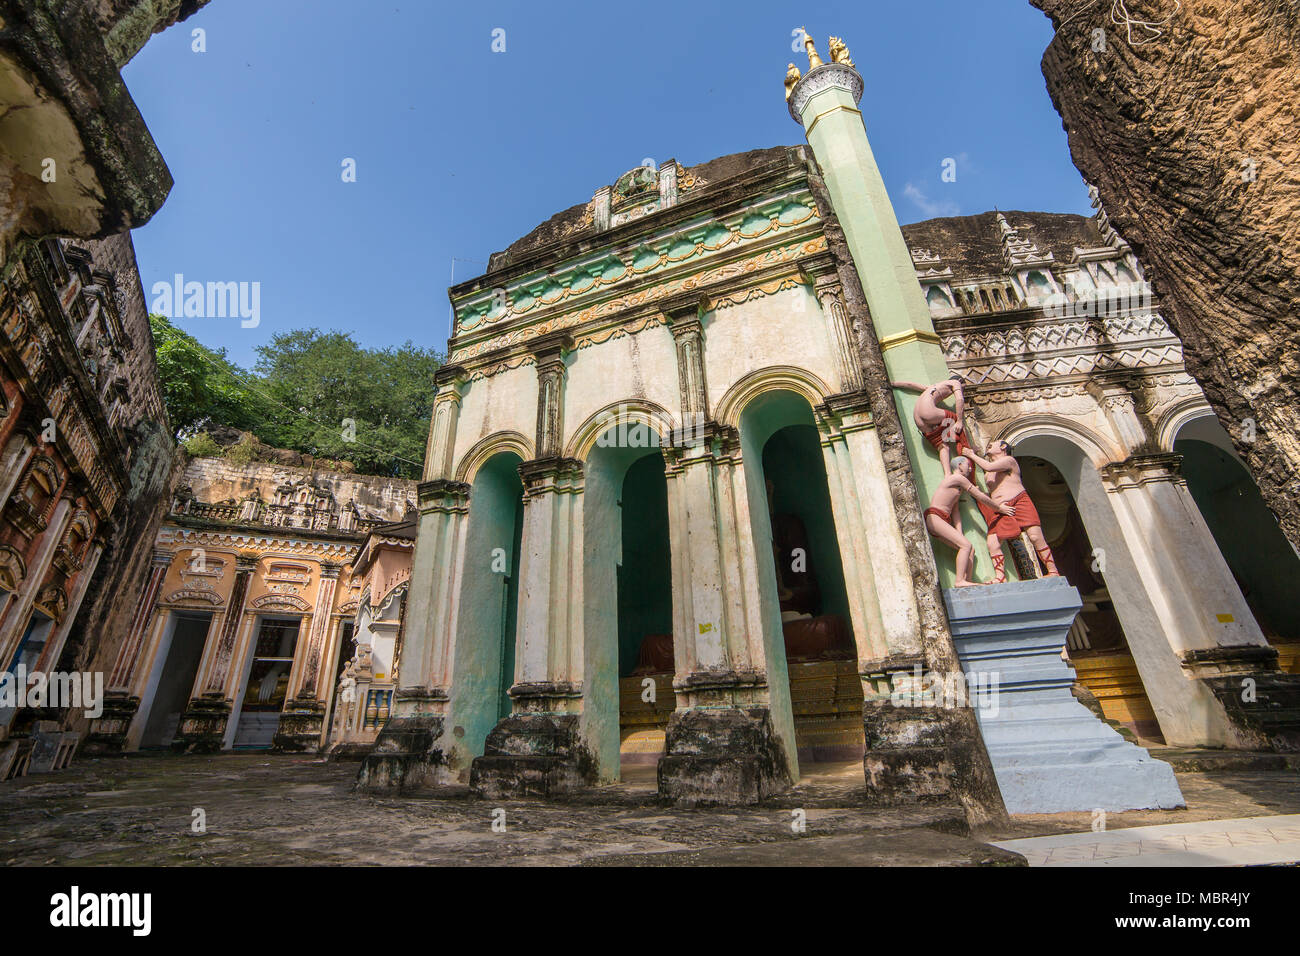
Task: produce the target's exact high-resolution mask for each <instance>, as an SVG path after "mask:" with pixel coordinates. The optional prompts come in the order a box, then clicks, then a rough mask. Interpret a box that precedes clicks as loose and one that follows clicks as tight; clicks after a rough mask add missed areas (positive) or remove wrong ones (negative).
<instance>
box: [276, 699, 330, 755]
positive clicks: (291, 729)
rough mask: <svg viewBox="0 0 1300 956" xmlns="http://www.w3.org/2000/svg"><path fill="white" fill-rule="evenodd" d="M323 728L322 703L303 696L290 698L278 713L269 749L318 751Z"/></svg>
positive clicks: (305, 752) (287, 751) (285, 751)
mask: <svg viewBox="0 0 1300 956" xmlns="http://www.w3.org/2000/svg"><path fill="white" fill-rule="evenodd" d="M324 729H325V705H324V704H322V703H321V702H320V701H318V700H311V699H304V698H299V699H295V700H291V701H290V702H289V705H288V706H287V707H285V709H284V712H283V713H282V714H280V726H279V728H278V729H277V731H276V734H275V736H274V737H273V738H272V739H271V749H272V750H273V751H275V752H276V753H303V754H314V753H318V752H319V751H320V739H321V733H322V732H323V731H324Z"/></svg>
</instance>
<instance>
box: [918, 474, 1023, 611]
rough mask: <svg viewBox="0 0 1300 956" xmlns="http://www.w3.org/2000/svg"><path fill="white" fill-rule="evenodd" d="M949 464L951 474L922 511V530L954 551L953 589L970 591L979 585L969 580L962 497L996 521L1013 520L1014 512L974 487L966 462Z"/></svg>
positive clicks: (971, 553)
mask: <svg viewBox="0 0 1300 956" xmlns="http://www.w3.org/2000/svg"><path fill="white" fill-rule="evenodd" d="M951 464H952V471H951V472H950V473H949V474H948V475H947V476H946V477H945V478H944V479H943V481H941V482H939V487H938V488H936V489H935V490H934V495H933V497H931V498H930V507H928V508H926V509H925V527H926V530H927V531H929V532H930V534H932V535H934V537H936V538H938V539H939V540H940V541H942V542H944V543H945V544H949V545H952V547H954V548H956V549H957V581H956V583H955V586H956V587H959V588H969V587H974V586H975V585H977V584H979V583H980V582H978V581H972V580H971V579H970V569H971V559H972V558H973V557H974V552H975V548H974V546H973V545H972V544H971V543H970V542H969V541H968V540H967V539H966V536H965V535H964V534H962V530H961V512H960V510H959V509H958V505H959V504H960V503H961V496H962V495H963V494H969V495H970V496H971V497H972V498H974V499H975V501H976V502H978V503H979V506H980V510H981V511H983V510H984V508H985V506H986V505H987V506H988V507H989V508H990V509H991V511H992V513H993V514H994V515H997V516H999V517H1000V516H1006V517H1009V518H1014V517H1015V514H1016V509H1015V506H1014V505H1011V504H1000V503H998V502H996V501H994V500H993V499H992V498H990V497H989V496H988V495H986V494H985V493H984V492H982V491H980V489H979V488H977V487H976V486H975V483H974V482H972V481H971V480H970V479H971V475H972V474H973V473H974V471H975V466H974V465H972V464H971V461H970V459H969V458H967V457H965V456H964V455H958V456H957V457H956V458H954V459H953V460H952V462H951ZM988 513H989V512H985V515H986V516H987V514H988Z"/></svg>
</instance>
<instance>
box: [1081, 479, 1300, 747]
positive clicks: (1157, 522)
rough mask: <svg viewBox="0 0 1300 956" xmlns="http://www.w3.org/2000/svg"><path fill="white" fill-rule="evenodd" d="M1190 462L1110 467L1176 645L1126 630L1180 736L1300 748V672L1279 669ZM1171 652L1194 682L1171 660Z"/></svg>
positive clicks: (1112, 487) (1119, 516) (1140, 560)
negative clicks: (1190, 476) (1210, 523)
mask: <svg viewBox="0 0 1300 956" xmlns="http://www.w3.org/2000/svg"><path fill="white" fill-rule="evenodd" d="M1180 462H1181V458H1180V456H1178V455H1171V454H1138V455H1131V456H1130V457H1129V458H1127V459H1125V460H1124V461H1122V462H1114V463H1112V464H1109V465H1106V466H1104V467H1102V468H1101V469H1100V472H1101V479H1102V484H1103V486H1104V487H1105V489H1106V491H1107V492H1108V496H1109V498H1110V500H1111V502H1112V504H1113V505H1114V514H1115V517H1116V520H1117V521H1118V524H1119V529H1120V532H1121V534H1122V535H1123V541H1124V544H1125V546H1126V548H1127V551H1128V553H1129V556H1130V557H1131V559H1132V561H1133V563H1134V565H1135V569H1136V572H1137V580H1138V582H1140V583H1141V585H1142V587H1143V589H1144V591H1145V593H1146V596H1147V598H1148V600H1149V601H1150V605H1151V607H1152V608H1153V609H1154V612H1155V615H1156V618H1157V620H1158V621H1159V625H1160V630H1161V631H1162V632H1163V634H1162V636H1163V638H1164V643H1165V644H1167V647H1164V648H1162V647H1160V646H1159V645H1155V646H1153V645H1152V643H1151V642H1152V641H1153V639H1156V638H1157V635H1156V634H1155V633H1152V632H1150V631H1147V630H1138V631H1136V632H1127V631H1126V633H1127V635H1128V640H1129V648H1130V650H1131V651H1132V652H1133V658H1134V662H1135V663H1136V664H1137V666H1138V671H1139V673H1140V674H1141V675H1142V680H1143V685H1144V687H1145V688H1146V691H1147V695H1148V697H1149V698H1150V699H1151V702H1152V706H1153V708H1154V709H1155V710H1156V714H1157V717H1158V718H1159V720H1160V725H1161V728H1162V730H1163V731H1164V733H1165V735H1166V738H1167V739H1168V741H1169V743H1171V744H1175V745H1183V746H1207V745H1208V746H1227V747H1243V748H1247V749H1264V748H1273V749H1278V750H1295V749H1300V678H1297V677H1296V676H1295V675H1288V674H1283V673H1281V672H1280V671H1279V670H1278V666H1277V651H1276V650H1274V649H1273V648H1272V647H1270V646H1269V644H1268V641H1267V640H1266V639H1265V638H1264V635H1263V633H1262V632H1261V631H1260V629H1259V625H1258V624H1257V623H1256V621H1255V617H1254V614H1253V613H1252V612H1251V610H1250V608H1249V606H1248V605H1247V604H1246V601H1245V598H1243V597H1242V594H1241V590H1240V588H1239V587H1238V586H1237V583H1236V581H1235V580H1234V579H1233V577H1232V572H1231V571H1230V570H1229V568H1228V565H1227V562H1225V561H1224V559H1223V555H1222V554H1221V553H1220V551H1219V549H1218V545H1217V544H1216V543H1215V541H1214V536H1213V535H1212V533H1211V532H1210V529H1209V528H1208V527H1207V526H1206V524H1205V519H1204V518H1203V517H1202V516H1201V512H1200V509H1199V508H1197V506H1196V502H1195V501H1194V500H1193V499H1192V497H1191V494H1190V493H1189V492H1188V490H1187V484H1186V482H1185V481H1184V480H1183V479H1182V477H1181V475H1180V473H1179V464H1180ZM1130 583H1131V582H1130ZM1170 652H1172V654H1173V655H1174V657H1175V658H1176V659H1177V660H1178V661H1179V662H1180V663H1181V667H1182V671H1183V675H1184V677H1190V678H1193V680H1192V682H1190V683H1187V682H1185V681H1183V682H1179V681H1177V679H1176V678H1174V677H1173V676H1172V673H1170V671H1171V668H1170V667H1169V666H1167V665H1165V666H1162V664H1163V663H1164V662H1163V661H1162V658H1163V659H1167V657H1168V654H1169V653H1170ZM1189 688H1192V689H1193V690H1192V693H1191V694H1190V695H1189V694H1188V690H1189Z"/></svg>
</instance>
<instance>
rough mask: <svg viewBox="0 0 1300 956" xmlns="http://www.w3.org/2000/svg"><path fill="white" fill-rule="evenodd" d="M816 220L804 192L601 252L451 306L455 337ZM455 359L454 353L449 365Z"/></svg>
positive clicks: (815, 215) (544, 309)
mask: <svg viewBox="0 0 1300 956" xmlns="http://www.w3.org/2000/svg"><path fill="white" fill-rule="evenodd" d="M816 217H817V205H816V203H815V202H814V201H813V199H812V196H811V195H810V194H808V193H807V191H806V190H803V189H799V190H791V191H788V192H786V193H782V194H780V195H777V196H771V197H767V198H765V199H763V200H762V201H761V202H758V203H755V204H753V205H751V206H749V207H747V208H745V209H743V210H740V211H739V212H736V213H734V214H733V215H730V216H727V217H725V218H722V219H714V218H701V219H698V220H695V221H693V222H689V223H686V224H684V225H681V226H677V227H675V228H673V229H671V230H666V231H664V232H662V233H659V234H657V235H653V236H649V237H647V238H645V239H644V240H643V241H641V242H639V243H638V244H636V245H634V246H632V247H630V248H628V249H621V250H614V249H605V250H601V251H600V252H597V253H595V254H593V255H591V256H588V257H586V258H584V259H581V260H576V261H572V262H568V263H565V264H564V265H562V266H560V267H558V268H555V269H550V270H547V271H545V272H538V273H535V274H533V275H529V276H525V277H523V278H521V279H518V280H515V281H512V282H511V283H509V284H508V285H507V286H506V287H504V288H497V289H487V290H483V291H480V292H477V293H475V294H473V295H471V296H468V297H466V298H465V299H463V300H462V301H460V302H458V303H456V305H455V308H456V335H458V336H459V335H464V334H466V333H470V332H477V331H481V330H483V329H486V328H489V327H491V326H496V325H501V324H503V323H507V322H511V321H514V320H517V319H520V318H524V317H530V316H532V315H534V314H540V313H542V312H545V311H546V310H547V309H549V308H551V307H554V306H563V305H566V304H567V303H569V302H570V301H571V300H574V299H577V298H580V297H583V296H588V295H590V294H592V293H596V292H599V291H601V290H604V289H608V288H611V287H615V286H618V285H620V284H626V283H629V282H632V281H634V280H635V279H636V278H638V277H640V276H644V275H647V274H649V273H651V272H655V271H657V270H660V269H665V268H669V267H671V266H675V265H678V264H680V263H684V262H687V261H688V260H692V259H705V258H707V257H709V256H711V255H714V254H716V253H718V252H721V251H722V250H724V249H727V248H728V247H732V246H737V247H739V246H742V245H745V244H748V243H752V242H756V241H759V240H761V239H763V238H764V237H766V236H768V235H770V234H774V233H777V232H780V231H782V230H786V229H794V228H797V227H800V226H803V225H804V224H806V223H808V222H810V221H812V220H814V219H815V218H816ZM460 356H461V352H460V351H459V350H457V352H456V353H455V355H453V360H455V359H456V358H458V357H460Z"/></svg>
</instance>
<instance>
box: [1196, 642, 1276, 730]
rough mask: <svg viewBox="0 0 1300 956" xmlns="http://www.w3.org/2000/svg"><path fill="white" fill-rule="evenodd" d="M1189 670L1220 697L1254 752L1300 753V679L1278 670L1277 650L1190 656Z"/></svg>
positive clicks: (1213, 651) (1209, 651) (1253, 648)
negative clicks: (1253, 748) (1254, 748)
mask: <svg viewBox="0 0 1300 956" xmlns="http://www.w3.org/2000/svg"><path fill="white" fill-rule="evenodd" d="M1183 669H1184V670H1186V671H1187V672H1188V673H1189V674H1191V675H1192V676H1193V677H1194V678H1195V679H1197V680H1199V681H1201V682H1203V683H1204V684H1205V685H1206V686H1207V687H1209V688H1210V690H1211V691H1213V692H1214V696H1215V697H1217V698H1218V699H1219V702H1220V703H1221V704H1223V709H1224V710H1225V711H1227V713H1228V719H1229V720H1231V721H1232V722H1233V723H1234V724H1236V725H1237V727H1238V728H1239V729H1240V730H1241V731H1242V736H1243V737H1244V738H1246V739H1247V740H1249V741H1251V746H1252V747H1257V748H1259V749H1261V750H1274V751H1277V752H1279V753H1295V752H1297V751H1300V674H1288V673H1286V672H1285V671H1282V670H1280V669H1279V668H1278V663H1277V650H1276V649H1275V648H1272V647H1263V646H1260V645H1254V644H1252V645H1249V646H1245V647H1213V648H1209V649H1207V650H1198V651H1189V652H1188V653H1186V654H1184V655H1183Z"/></svg>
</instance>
